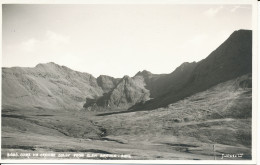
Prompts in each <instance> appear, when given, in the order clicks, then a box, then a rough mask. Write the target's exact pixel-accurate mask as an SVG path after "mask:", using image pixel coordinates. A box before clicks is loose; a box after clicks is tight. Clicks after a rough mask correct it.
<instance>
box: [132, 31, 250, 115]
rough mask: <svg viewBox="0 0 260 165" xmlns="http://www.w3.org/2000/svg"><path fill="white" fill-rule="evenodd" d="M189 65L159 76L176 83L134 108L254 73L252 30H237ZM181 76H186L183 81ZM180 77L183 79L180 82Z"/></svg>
mask: <svg viewBox="0 0 260 165" xmlns="http://www.w3.org/2000/svg"><path fill="white" fill-rule="evenodd" d="M185 65H186V66H185ZM185 65H184V66H183V67H179V68H177V69H176V70H175V71H174V72H173V73H171V75H172V79H169V78H168V79H167V78H166V80H160V79H162V77H161V78H160V79H159V80H157V81H162V82H167V81H169V84H170V83H173V84H174V85H168V87H167V88H168V92H166V93H163V94H162V95H161V96H160V95H159V96H158V97H156V98H155V99H151V100H149V101H147V102H146V103H145V104H142V105H136V106H134V107H132V108H131V109H134V110H140V109H155V108H158V107H163V106H167V105H169V104H170V103H173V102H176V101H178V100H181V99H184V98H185V97H188V96H190V95H192V94H195V93H197V92H201V91H204V90H206V89H208V88H210V87H212V86H214V85H217V84H219V83H222V82H225V81H228V80H231V79H233V78H236V77H239V76H242V75H244V74H247V73H252V31H250V30H238V31H235V32H234V33H232V34H231V35H230V37H229V38H228V39H227V40H226V41H225V42H224V43H222V44H221V45H220V46H219V47H218V48H217V49H216V50H214V51H213V52H212V53H211V54H210V55H209V56H208V57H207V58H205V59H203V60H201V61H199V62H198V63H192V64H187V63H186V64H185ZM187 66H188V69H187V68H186V67H187ZM181 68H185V70H186V69H187V70H186V72H185V73H183V74H182V73H181V72H180V70H183V69H181ZM173 75H174V76H173ZM183 76H184V77H183ZM181 79H183V80H182V81H180V80H181ZM177 81H178V82H179V83H176V82H177ZM151 93H152V92H151Z"/></svg>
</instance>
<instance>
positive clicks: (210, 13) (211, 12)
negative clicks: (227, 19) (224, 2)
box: [204, 6, 224, 17]
mask: <svg viewBox="0 0 260 165" xmlns="http://www.w3.org/2000/svg"><path fill="white" fill-rule="evenodd" d="M223 8H224V7H223V6H219V7H216V8H210V9H208V10H206V11H205V12H204V14H205V15H206V16H207V17H214V16H215V15H217V14H218V13H219V12H220V11H221V10H222V9H223Z"/></svg>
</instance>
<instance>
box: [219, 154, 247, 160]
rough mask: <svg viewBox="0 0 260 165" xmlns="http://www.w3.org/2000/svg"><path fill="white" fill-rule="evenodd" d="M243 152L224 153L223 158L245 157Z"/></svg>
mask: <svg viewBox="0 0 260 165" xmlns="http://www.w3.org/2000/svg"><path fill="white" fill-rule="evenodd" d="M243 155H244V154H243V153H240V154H222V157H221V159H225V158H242V157H243Z"/></svg>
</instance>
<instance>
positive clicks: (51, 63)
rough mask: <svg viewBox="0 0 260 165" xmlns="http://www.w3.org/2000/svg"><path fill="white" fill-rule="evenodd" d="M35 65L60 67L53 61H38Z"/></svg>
mask: <svg viewBox="0 0 260 165" xmlns="http://www.w3.org/2000/svg"><path fill="white" fill-rule="evenodd" d="M36 67H60V65H58V64H56V63H54V62H48V63H39V64H37V65H36Z"/></svg>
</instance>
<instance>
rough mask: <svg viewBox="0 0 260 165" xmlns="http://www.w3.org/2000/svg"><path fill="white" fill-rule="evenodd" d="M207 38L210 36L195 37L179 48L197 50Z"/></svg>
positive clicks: (200, 35)
mask: <svg viewBox="0 0 260 165" xmlns="http://www.w3.org/2000/svg"><path fill="white" fill-rule="evenodd" d="M207 38H208V36H207V35H206V34H197V35H194V36H193V37H191V38H190V39H189V40H187V41H186V42H185V43H183V44H182V45H181V46H180V47H179V48H181V49H187V48H195V47H196V48H197V47H198V46H199V45H202V44H203V43H204V42H205V41H206V40H207Z"/></svg>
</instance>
